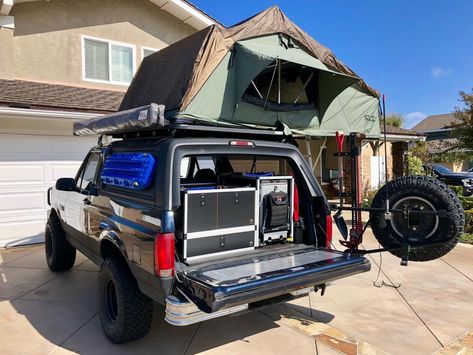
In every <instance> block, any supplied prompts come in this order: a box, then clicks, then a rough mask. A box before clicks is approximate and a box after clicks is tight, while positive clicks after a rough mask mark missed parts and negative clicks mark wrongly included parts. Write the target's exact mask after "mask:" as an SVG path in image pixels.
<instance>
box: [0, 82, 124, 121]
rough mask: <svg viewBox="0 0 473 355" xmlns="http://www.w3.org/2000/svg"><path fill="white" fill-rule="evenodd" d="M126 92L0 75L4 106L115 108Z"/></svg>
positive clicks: (99, 110) (81, 109)
mask: <svg viewBox="0 0 473 355" xmlns="http://www.w3.org/2000/svg"><path fill="white" fill-rule="evenodd" d="M124 95H125V93H124V92H119V91H112V90H99V89H87V88H81V87H76V86H68V85H57V84H46V83H38V82H32V81H25V80H2V79H0V105H3V106H11V107H24V106H27V107H40V108H49V109H62V110H72V111H90V112H101V113H103V112H115V111H117V110H118V107H119V106H120V103H121V101H122V99H123V96H124Z"/></svg>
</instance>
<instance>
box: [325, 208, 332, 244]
mask: <svg viewBox="0 0 473 355" xmlns="http://www.w3.org/2000/svg"><path fill="white" fill-rule="evenodd" d="M332 222H333V221H332V216H331V215H329V214H328V215H327V216H326V217H325V225H326V227H325V234H326V239H325V247H326V248H330V245H331V244H332V235H333V230H332V227H333V224H332Z"/></svg>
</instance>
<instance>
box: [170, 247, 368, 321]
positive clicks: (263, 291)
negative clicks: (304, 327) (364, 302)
mask: <svg viewBox="0 0 473 355" xmlns="http://www.w3.org/2000/svg"><path fill="white" fill-rule="evenodd" d="M263 251H264V248H263V249H260V252H263ZM370 267H371V265H370V263H369V261H368V260H367V259H365V258H364V257H363V256H360V255H357V254H350V253H343V252H338V251H333V250H328V249H317V248H315V247H309V246H297V245H295V244H288V245H286V246H285V247H281V250H280V251H277V252H275V251H274V250H273V251H272V252H271V253H267V254H258V251H255V252H254V253H252V255H250V256H248V255H247V256H242V257H234V258H229V259H228V260H222V261H220V262H213V263H205V264H203V265H200V266H195V267H189V268H188V269H187V270H185V272H184V274H182V275H181V276H182V279H183V282H182V283H180V284H179V285H178V287H179V288H180V289H181V291H182V292H183V293H184V294H185V295H186V297H188V299H190V300H191V301H192V302H194V303H195V304H196V305H197V306H198V307H199V309H201V310H202V311H204V312H209V313H210V312H216V311H219V310H221V309H225V308H228V307H236V306H238V305H242V304H250V303H254V302H257V301H260V300H264V299H268V298H272V297H277V296H281V295H284V294H287V293H290V292H293V291H296V290H300V289H304V288H307V287H313V286H317V285H322V284H324V283H326V282H329V281H333V280H336V279H340V278H343V277H346V276H350V275H354V274H357V273H361V272H365V271H368V270H369V269H370Z"/></svg>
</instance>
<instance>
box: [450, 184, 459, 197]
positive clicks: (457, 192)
mask: <svg viewBox="0 0 473 355" xmlns="http://www.w3.org/2000/svg"><path fill="white" fill-rule="evenodd" d="M448 187H449V188H451V189H452V190H453V192H455V193H456V194H457V195H458V196H463V187H461V186H453V185H448Z"/></svg>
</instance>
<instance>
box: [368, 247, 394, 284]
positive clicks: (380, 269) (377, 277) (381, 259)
mask: <svg viewBox="0 0 473 355" xmlns="http://www.w3.org/2000/svg"><path fill="white" fill-rule="evenodd" d="M378 246H379V248H381V245H380V244H378ZM382 267H383V254H382V252H379V264H378V274H377V275H376V280H374V281H373V286H375V287H377V288H382V287H383V286H385V287H391V288H394V289H398V288H399V287H401V283H400V282H399V283H398V284H397V285H395V284H394V283H392V282H385V281H384V280H381V282H379V276H380V275H381V271H382ZM383 273H384V272H383Z"/></svg>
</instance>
